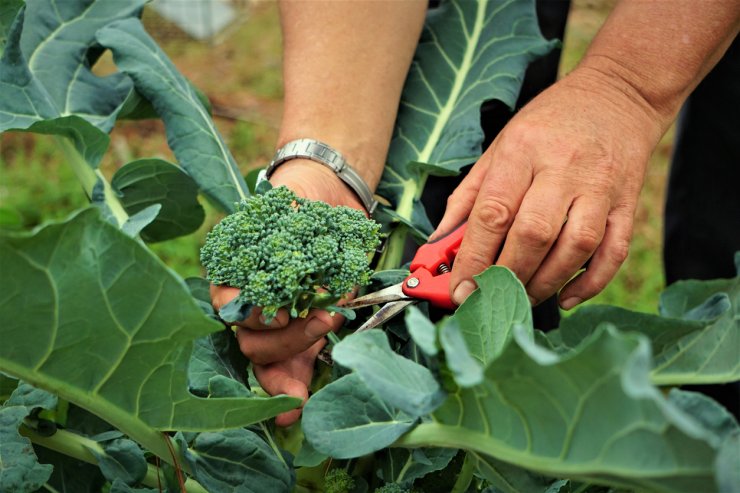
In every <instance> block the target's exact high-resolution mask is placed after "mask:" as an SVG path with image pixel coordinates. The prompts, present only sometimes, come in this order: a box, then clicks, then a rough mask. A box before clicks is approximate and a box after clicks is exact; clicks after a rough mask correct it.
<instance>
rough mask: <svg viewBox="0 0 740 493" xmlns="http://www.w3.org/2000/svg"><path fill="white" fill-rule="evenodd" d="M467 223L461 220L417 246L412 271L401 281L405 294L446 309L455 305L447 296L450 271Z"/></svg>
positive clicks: (450, 308)
mask: <svg viewBox="0 0 740 493" xmlns="http://www.w3.org/2000/svg"><path fill="white" fill-rule="evenodd" d="M467 226H468V223H467V222H464V223H462V224H461V225H460V226H458V227H457V228H455V229H454V230H453V231H452V232H450V233H449V234H447V235H446V236H443V237H442V238H440V239H438V240H435V241H434V242H432V243H427V244H426V245H422V246H421V247H419V250H418V251H417V252H416V256H414V260H412V261H411V267H410V270H411V275H410V276H409V277H407V278H406V279H405V280H404V281H403V285H402V289H403V292H404V293H405V294H406V295H408V296H411V297H413V298H417V299H421V300H425V301H428V302H429V303H431V304H432V305H434V306H437V307H440V308H444V309H447V310H454V309H455V308H457V305H455V303H453V302H452V299H451V298H450V273H449V272H450V268H451V267H452V263H453V262H454V261H455V256H456V255H457V251H458V250H459V249H460V243H461V242H462V239H463V235H464V234H465V229H466V228H467ZM441 266H444V267H442V268H440V267H441Z"/></svg>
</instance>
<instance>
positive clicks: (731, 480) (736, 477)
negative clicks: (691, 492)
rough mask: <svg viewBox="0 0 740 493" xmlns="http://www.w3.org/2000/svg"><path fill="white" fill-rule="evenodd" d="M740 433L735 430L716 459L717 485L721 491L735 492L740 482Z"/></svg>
mask: <svg viewBox="0 0 740 493" xmlns="http://www.w3.org/2000/svg"><path fill="white" fill-rule="evenodd" d="M738 464H740V433H738V432H735V433H733V434H732V435H730V436H729V437H727V438H726V439H725V441H724V442H722V446H721V447H720V449H719V454H718V455H717V460H716V461H715V467H716V476H715V479H716V481H717V485H718V487H719V491H720V493H733V492H735V491H737V485H738V484H740V468H739V467H737V465H738Z"/></svg>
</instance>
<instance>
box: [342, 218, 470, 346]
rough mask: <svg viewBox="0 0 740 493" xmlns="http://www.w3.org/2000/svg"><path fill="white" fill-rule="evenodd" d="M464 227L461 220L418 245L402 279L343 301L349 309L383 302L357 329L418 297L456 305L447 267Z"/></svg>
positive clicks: (436, 303) (374, 324)
mask: <svg viewBox="0 0 740 493" xmlns="http://www.w3.org/2000/svg"><path fill="white" fill-rule="evenodd" d="M466 228H467V222H464V223H462V224H461V225H460V226H458V227H457V228H455V229H454V230H453V231H452V232H450V233H448V234H447V235H446V236H443V237H442V238H439V239H437V240H434V241H433V242H431V243H426V244H425V245H422V246H421V247H419V250H417V252H416V255H415V256H414V259H413V260H412V261H411V266H410V268H409V270H410V271H411V273H410V274H409V275H408V277H406V278H405V279H404V280H403V281H402V282H400V283H398V284H394V285H393V286H389V287H387V288H384V289H381V290H380V291H376V292H374V293H369V294H366V295H364V296H360V297H359V298H355V299H354V300H351V301H348V302H346V303H344V307H346V308H353V309H354V308H362V307H365V306H371V305H379V304H381V303H384V305H383V306H382V307H381V308H380V309H379V310H378V311H377V312H375V314H374V315H373V316H372V317H370V318H369V319H368V320H367V322H365V323H364V324H362V326H360V328H359V329H357V332H362V331H364V330H368V329H372V328H373V327H377V326H378V325H381V324H383V323H385V322H386V321H387V320H389V319H390V318H391V317H394V316H395V315H397V314H398V313H400V312H402V311H403V310H404V309H405V308H406V307H407V306H409V305H413V304H414V303H419V302H420V301H428V302H429V303H431V304H432V305H434V306H436V307H438V308H443V309H447V310H454V309H455V308H457V305H455V303H453V302H452V299H451V298H450V269H451V268H452V263H453V262H454V261H455V257H456V256H457V252H458V250H460V243H461V242H462V239H463V235H464V234H465V230H466Z"/></svg>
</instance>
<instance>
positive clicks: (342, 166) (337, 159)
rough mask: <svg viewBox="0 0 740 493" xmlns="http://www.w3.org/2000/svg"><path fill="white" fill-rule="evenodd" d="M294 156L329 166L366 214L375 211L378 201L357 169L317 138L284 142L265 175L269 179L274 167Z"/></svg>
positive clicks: (294, 157)
mask: <svg viewBox="0 0 740 493" xmlns="http://www.w3.org/2000/svg"><path fill="white" fill-rule="evenodd" d="M296 158H304V159H310V160H311V161H316V162H317V163H321V164H323V165H324V166H327V167H329V168H330V169H331V170H332V171H334V173H336V175H337V176H338V177H339V179H340V180H342V181H343V182H344V183H346V184H347V186H349V188H351V189H352V190H353V191H354V192H355V194H357V197H359V199H360V201H361V202H362V205H364V206H365V209H367V212H368V214H372V213H373V212H374V211H375V208H376V207H377V205H378V201H377V200H375V199H374V198H373V193H372V192H371V191H370V187H368V186H367V183H365V180H363V179H362V177H361V176H360V175H358V174H357V171H355V170H354V169H352V167H351V166H350V165H349V164H348V163H347V160H346V159H344V156H342V155H341V154H340V153H339V151H337V150H336V149H334V148H333V147H331V146H330V145H329V144H325V143H323V142H320V141H318V140H314V139H298V140H291V141H290V142H288V143H287V144H285V145H284V146H283V147H281V148H280V149H278V150H277V152H275V156H274V157H273V158H272V162H271V163H270V165H269V166H268V167H267V170H266V171H265V177H266V178H268V179H269V178H270V176H271V175H272V173H273V172H274V171H275V168H277V167H278V166H280V165H281V164H283V163H284V162H286V161H289V160H291V159H296Z"/></svg>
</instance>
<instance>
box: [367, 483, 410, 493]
mask: <svg viewBox="0 0 740 493" xmlns="http://www.w3.org/2000/svg"><path fill="white" fill-rule="evenodd" d="M374 493H412V490H409V489H406V488H404V487H402V486H401V485H400V484H398V483H386V484H384V485H383V486H381V487H380V488H376V490H375V492H374Z"/></svg>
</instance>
